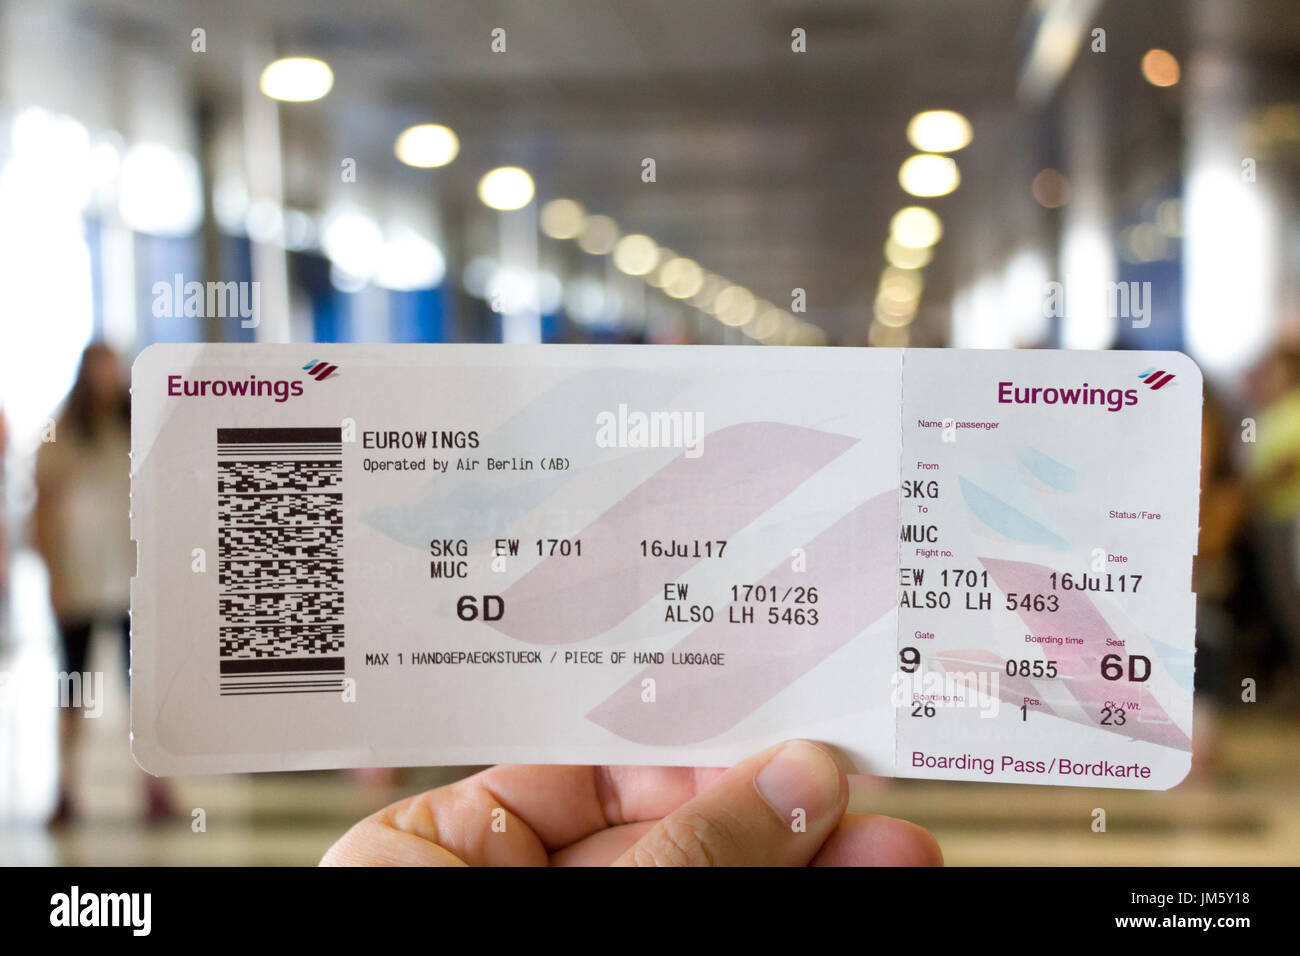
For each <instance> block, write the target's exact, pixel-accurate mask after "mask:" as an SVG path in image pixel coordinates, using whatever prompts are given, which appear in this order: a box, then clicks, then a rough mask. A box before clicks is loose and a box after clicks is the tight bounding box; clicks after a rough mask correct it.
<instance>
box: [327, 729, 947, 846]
mask: <svg viewBox="0 0 1300 956" xmlns="http://www.w3.org/2000/svg"><path fill="white" fill-rule="evenodd" d="M848 799H849V788H848V778H847V777H846V776H845V773H844V770H843V768H842V767H841V766H840V765H839V763H838V761H836V759H835V758H834V756H833V755H832V754H831V753H830V751H829V750H828V749H827V748H825V747H823V746H821V745H819V744H813V743H810V742H808V741H791V742H788V743H785V744H778V745H776V746H774V747H771V748H769V749H767V750H765V751H763V752H762V753H760V754H758V755H757V756H754V757H750V758H749V759H747V760H744V761H742V762H740V763H738V764H736V766H734V767H732V768H730V769H729V770H720V769H694V768H690V767H553V766H500V767H492V768H490V769H488V770H485V771H483V772H482V773H479V774H475V775H474V776H472V777H468V778H466V779H464V780H461V781H458V782H457V783H453V784H449V785H448V786H445V787H439V788H438V789H437V790H430V791H427V792H425V793H421V794H418V795H417V796H414V797H408V798H407V799H405V800H401V801H399V802H397V803H394V804H393V805H391V806H389V807H386V808H384V809H383V810H380V811H379V812H378V813H375V814H372V815H371V816H369V817H367V818H366V819H364V820H362V821H361V822H360V823H358V824H357V825H356V826H354V827H353V828H352V829H351V830H349V831H348V832H347V833H346V834H344V835H343V837H342V838H341V839H340V840H339V841H338V842H337V843H335V844H334V845H333V846H332V847H330V849H329V850H328V851H327V852H326V854H325V856H324V858H323V859H322V860H321V865H322V866H464V865H471V866H546V865H553V866H608V865H614V866H744V865H768V866H808V865H811V866H926V865H940V864H942V862H943V856H942V853H941V852H940V850H939V845H938V843H936V842H935V840H934V837H932V836H931V835H930V834H929V833H928V832H927V831H926V830H923V829H922V828H921V827H918V826H915V825H914V824H911V823H907V822H905V821H902V820H895V819H893V818H891V817H882V816H875V815H861V814H846V813H845V812H844V810H845V808H846V807H847V806H848Z"/></svg>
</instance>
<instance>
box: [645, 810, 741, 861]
mask: <svg viewBox="0 0 1300 956" xmlns="http://www.w3.org/2000/svg"><path fill="white" fill-rule="evenodd" d="M736 847H737V841H736V840H735V838H734V837H733V835H732V834H731V832H730V830H729V828H728V827H726V826H725V825H721V824H720V823H719V822H718V821H717V820H713V819H709V818H707V817H703V816H701V815H699V814H685V815H682V816H678V817H669V818H667V819H665V820H664V821H663V823H662V824H661V825H660V832H659V839H657V840H653V841H650V843H648V844H647V845H646V846H644V847H642V848H641V849H640V850H639V851H638V853H637V854H636V856H637V857H639V859H638V860H637V861H636V862H637V865H638V866H720V865H722V861H724V860H727V859H730V858H732V857H734V856H735V853H734V852H733V851H734V850H735V849H736Z"/></svg>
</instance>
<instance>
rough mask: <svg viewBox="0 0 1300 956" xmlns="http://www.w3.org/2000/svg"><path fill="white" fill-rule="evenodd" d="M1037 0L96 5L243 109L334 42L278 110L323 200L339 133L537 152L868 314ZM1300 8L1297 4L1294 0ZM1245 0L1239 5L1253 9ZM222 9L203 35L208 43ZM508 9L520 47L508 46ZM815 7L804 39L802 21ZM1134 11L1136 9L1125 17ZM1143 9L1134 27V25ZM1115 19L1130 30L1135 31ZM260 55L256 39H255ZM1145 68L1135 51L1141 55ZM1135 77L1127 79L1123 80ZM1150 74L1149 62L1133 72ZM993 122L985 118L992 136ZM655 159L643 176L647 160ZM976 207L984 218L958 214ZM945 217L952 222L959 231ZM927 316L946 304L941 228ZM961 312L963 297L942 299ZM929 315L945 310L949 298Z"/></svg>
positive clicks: (744, 258) (113, 28) (991, 107)
mask: <svg viewBox="0 0 1300 956" xmlns="http://www.w3.org/2000/svg"><path fill="white" fill-rule="evenodd" d="M1034 6H1035V4H1034V3H1033V2H1031V0H968V2H959V0H857V2H853V0H708V2H700V0H657V2H654V3H642V2H638V3H630V2H606V3H598V2H589V0H495V2H492V0H439V2H413V0H369V2H366V3H356V2H349V3H341V2H325V0H276V2H274V3H270V2H267V0H224V2H222V3H220V4H214V3H211V2H206V0H205V2H200V0H170V2H167V3H159V2H156V0H153V2H151V0H81V2H77V3H74V4H72V8H73V9H75V10H76V11H77V14H76V15H77V17H78V19H79V21H80V22H81V24H82V25H83V26H84V27H85V28H87V29H88V30H90V31H93V32H94V33H96V34H104V35H109V36H112V37H113V38H114V39H115V41H116V42H119V43H122V44H128V45H131V46H134V47H138V48H146V49H148V50H150V51H152V52H155V53H157V54H158V55H162V56H165V57H167V58H169V59H170V60H171V61H172V63H173V65H174V68H175V69H177V70H180V71H183V73H182V75H183V74H184V73H188V74H189V75H190V76H191V77H192V80H193V83H194V86H195V88H196V89H199V90H202V91H204V93H206V94H207V95H208V96H209V97H210V98H211V99H212V100H213V101H214V102H216V103H217V104H219V105H220V104H226V105H227V106H229V108H230V109H231V110H237V109H238V103H239V92H240V89H241V80H242V79H243V77H244V75H245V74H246V72H247V64H248V62H249V57H250V56H251V57H252V58H253V59H257V58H258V57H261V58H263V59H265V58H269V57H270V56H273V55H276V54H311V55H315V56H319V57H322V58H324V59H326V60H327V61H329V63H330V64H331V66H332V67H333V69H334V72H335V87H334V90H333V92H332V93H331V94H330V95H329V96H328V97H327V98H326V99H325V100H323V101H320V102H318V103H313V104H291V105H287V106H285V107H284V108H283V110H282V125H283V129H284V139H285V151H286V169H287V173H286V180H287V181H286V194H287V196H288V197H289V199H290V200H291V201H293V200H294V199H296V198H305V199H306V201H307V202H310V201H311V198H312V197H313V195H315V194H317V193H318V192H319V190H320V187H319V186H318V181H326V180H331V179H333V178H336V171H337V168H338V157H339V156H349V157H353V158H355V159H356V160H357V162H358V169H359V170H360V171H361V173H362V175H364V176H367V177H371V178H372V180H378V181H380V182H381V183H385V184H392V185H393V186H395V187H398V188H400V189H402V190H403V191H405V192H407V193H409V192H411V191H414V192H415V193H416V194H419V193H420V192H421V191H424V192H428V193H430V194H433V193H436V194H437V195H438V196H439V197H441V198H442V201H444V202H449V201H454V200H459V201H462V202H470V200H469V198H468V197H472V196H473V190H474V184H475V182H476V181H477V179H478V177H479V176H480V175H481V174H482V173H483V172H484V171H486V170H487V169H489V168H491V167H493V166H497V165H502V164H516V165H522V166H524V167H526V168H527V169H529V170H530V171H531V172H532V173H533V176H534V178H535V179H536V181H537V184H538V195H539V198H540V199H541V200H543V201H544V200H546V199H549V198H554V197H557V196H570V197H572V198H575V199H578V200H579V201H580V202H582V203H583V204H584V205H585V206H586V207H587V208H588V209H589V210H590V211H597V212H603V213H606V214H609V215H612V216H613V217H614V218H615V219H616V220H618V222H619V223H620V225H621V226H622V227H623V228H624V230H625V231H638V232H645V233H648V234H649V235H651V236H652V237H653V238H655V239H656V240H657V241H659V242H660V243H662V244H666V245H669V246H671V247H672V248H674V249H676V250H677V251H679V252H681V253H683V254H686V255H690V256H692V257H695V258H697V259H698V260H699V261H700V262H701V263H702V264H703V265H704V266H705V267H706V268H708V269H711V270H713V271H716V272H719V273H721V274H723V275H725V276H726V277H728V278H729V279H732V280H734V281H737V282H741V283H744V284H746V285H748V286H750V287H751V288H752V289H754V291H755V292H756V293H758V294H759V295H762V296H765V297H767V298H770V299H772V300H773V301H775V302H778V303H786V304H788V302H789V297H790V290H791V289H792V288H794V287H801V288H804V289H806V290H807V297H808V304H809V316H808V317H809V318H811V319H814V320H815V321H818V322H820V323H821V324H822V325H823V326H824V327H826V328H827V330H828V331H830V332H831V334H832V336H833V337H837V338H842V337H846V336H850V333H851V331H852V329H853V328H854V327H857V326H861V325H863V324H864V323H865V317H866V316H867V315H868V313H869V303H870V297H871V294H872V291H873V288H874V284H875V281H876V279H877V277H878V275H879V271H880V268H881V267H882V265H883V257H882V251H881V250H882V244H883V242H884V239H885V237H886V234H887V230H888V220H889V218H890V216H891V215H892V214H893V213H894V212H895V211H897V209H899V208H900V207H901V206H904V205H907V204H908V203H909V202H911V201H914V200H911V199H910V198H909V197H908V196H907V195H906V194H905V193H904V192H903V191H902V189H901V188H900V187H899V185H898V182H897V178H896V175H897V170H898V166H899V164H900V163H901V162H902V160H903V159H905V158H906V157H907V156H908V155H909V153H910V152H911V150H910V149H909V147H908V144H907V142H906V139H905V135H904V130H905V127H906V123H907V120H908V118H909V117H911V116H912V115H913V114H914V113H916V112H918V111H920V110H922V109H929V108H936V107H947V108H952V109H956V110H959V111H961V112H963V113H965V114H966V115H967V116H969V117H970V118H971V119H972V121H973V123H974V127H975V141H974V142H973V143H972V145H971V146H970V147H968V149H967V150H966V151H965V152H963V153H960V154H958V156H957V158H958V161H959V164H961V165H962V168H963V171H964V172H965V173H966V176H965V181H964V183H963V185H962V187H961V189H959V190H958V192H957V193H956V194H955V195H954V196H951V197H945V198H942V199H938V200H931V201H929V202H928V203H927V204H928V205H931V206H932V208H934V209H935V210H936V211H937V212H939V214H940V215H941V216H942V217H944V219H945V222H946V223H947V224H948V232H947V234H948V236H949V237H952V236H953V235H954V234H955V233H956V232H957V231H958V230H961V229H963V228H965V229H967V230H969V229H973V228H975V223H973V222H972V221H970V220H971V218H972V217H971V216H970V215H969V213H964V212H963V209H964V208H965V202H966V200H965V199H964V196H965V197H970V196H971V195H977V194H978V193H979V192H980V191H981V190H985V189H987V188H989V187H990V186H993V185H997V184H996V183H990V182H988V181H986V180H988V179H990V178H991V177H996V176H998V175H999V170H998V157H999V154H1000V152H1001V151H1002V150H1004V149H1005V148H1006V145H1007V144H1006V143H1000V142H998V139H999V137H1000V136H1001V135H1002V131H1003V130H1005V129H1006V128H1007V124H1006V122H1005V120H1006V118H1007V117H1008V116H1010V115H1012V114H1014V113H1016V112H1017V111H1023V110H1024V106H1023V104H1021V103H1020V102H1018V100H1017V94H1016V90H1017V79H1018V75H1019V72H1020V70H1021V68H1022V66H1023V64H1024V60H1025V56H1026V52H1027V50H1028V48H1029V44H1030V39H1031V37H1032V28H1033V20H1034V18H1033V17H1032V16H1031V15H1030V14H1031V13H1032V8H1033V7H1034ZM1139 6H1140V7H1141V9H1140V10H1139V9H1130V8H1129V7H1128V5H1125V8H1124V10H1123V11H1122V13H1119V14H1116V13H1114V8H1113V7H1108V8H1107V9H1108V10H1110V11H1111V13H1112V15H1111V16H1110V17H1109V20H1108V22H1111V23H1113V24H1115V25H1117V26H1120V27H1125V26H1129V25H1133V26H1134V28H1135V29H1136V26H1137V25H1139V24H1140V26H1141V30H1142V32H1144V33H1145V32H1150V31H1152V30H1154V31H1157V32H1159V31H1160V30H1161V29H1162V28H1161V26H1160V24H1161V23H1167V27H1168V30H1169V31H1170V32H1181V28H1180V27H1179V26H1178V25H1177V24H1176V23H1174V22H1169V17H1170V14H1171V13H1172V12H1176V11H1177V10H1180V9H1182V4H1178V3H1172V2H1171V3H1165V2H1160V0H1156V2H1153V3H1151V4H1144V5H1139ZM1246 6H1249V7H1250V9H1251V10H1252V11H1253V14H1252V16H1251V17H1250V18H1249V21H1250V22H1251V23H1252V24H1253V26H1252V27H1251V28H1250V29H1248V30H1246V29H1240V30H1238V32H1239V33H1241V34H1242V41H1243V42H1250V43H1255V44H1260V43H1264V44H1268V43H1269V40H1268V38H1270V37H1273V38H1276V37H1278V36H1283V37H1284V38H1285V40H1284V41H1283V43H1282V44H1281V45H1280V48H1281V49H1282V50H1283V51H1287V52H1289V51H1293V50H1294V49H1295V44H1294V39H1295V31H1296V26H1295V21H1296V18H1294V17H1283V19H1285V20H1289V21H1290V25H1289V26H1282V27H1277V28H1274V27H1272V26H1270V22H1271V21H1272V20H1273V19H1274V13H1275V12H1285V10H1286V9H1287V5H1286V4H1285V3H1282V4H1278V3H1276V2H1275V0H1250V3H1249V4H1245V3H1244V2H1243V4H1242V6H1241V8H1242V9H1245V7H1246ZM1290 9H1291V10H1292V12H1293V11H1294V6H1293V5H1291V7H1290ZM1244 19H1246V18H1243V20H1244ZM198 26H201V27H203V28H204V29H205V30H206V31H207V52H206V53H205V54H202V55H194V54H191V53H190V51H189V36H190V31H191V30H192V29H193V28H195V27H198ZM498 27H500V28H503V29H504V30H505V31H506V52H505V53H502V54H498V53H493V52H491V50H490V46H489V44H490V39H491V31H492V30H493V29H494V28H498ZM795 27H801V28H803V29H804V30H806V31H807V52H806V53H802V54H797V53H794V52H792V51H791V48H790V42H791V41H790V32H791V30H792V29H793V28H795ZM1116 32H1118V31H1116ZM1129 32H1132V30H1130V31H1129ZM1117 39H1118V38H1117ZM258 62H260V60H259V61H258ZM1134 77H1136V74H1134ZM1126 82H1129V81H1128V80H1126ZM1132 82H1138V81H1137V80H1136V78H1134V79H1133V80H1132ZM417 122H440V123H444V124H446V125H448V126H451V127H452V128H453V129H455V130H456V131H457V133H458V134H459V135H460V138H461V143H462V151H461V154H460V156H459V157H458V158H457V160H456V162H455V163H453V164H452V165H451V166H449V167H447V168H446V169H442V170H436V171H433V172H426V171H418V170H411V169H408V168H406V167H403V166H402V165H401V164H400V163H398V162H397V160H396V159H395V158H394V157H393V154H392V143H393V140H394V137H395V136H396V134H397V133H398V132H400V130H401V129H403V128H404V127H406V126H407V125H410V124H412V123H417ZM982 131H983V133H984V135H983V136H981V132H982ZM647 157H651V158H653V159H654V160H655V163H656V172H657V181H656V182H654V183H644V182H642V180H641V175H640V174H641V169H642V165H641V164H642V160H643V159H645V158H647ZM963 216H965V217H966V218H965V219H963ZM946 241H947V240H945V242H946ZM928 273H929V274H928V275H927V293H926V297H925V302H924V303H923V312H922V318H923V319H926V318H927V314H926V306H928V307H929V309H932V310H934V309H939V308H940V307H943V308H945V309H946V303H947V299H948V297H949V296H950V294H951V291H952V284H953V275H952V268H951V262H950V260H949V257H946V256H945V249H944V245H943V244H942V243H941V244H940V246H939V248H938V254H937V256H936V259H935V262H934V264H933V265H932V266H931V267H930V269H929V270H928ZM944 315H946V311H945V312H944ZM932 320H933V321H942V319H941V318H937V317H934V318H933V319H932Z"/></svg>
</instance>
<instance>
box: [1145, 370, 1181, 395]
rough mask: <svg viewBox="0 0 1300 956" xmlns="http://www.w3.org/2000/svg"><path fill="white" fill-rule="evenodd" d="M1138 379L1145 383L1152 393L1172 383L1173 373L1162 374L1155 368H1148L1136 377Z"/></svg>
mask: <svg viewBox="0 0 1300 956" xmlns="http://www.w3.org/2000/svg"><path fill="white" fill-rule="evenodd" d="M1138 378H1140V379H1142V381H1143V382H1144V383H1146V385H1147V387H1149V388H1150V389H1151V391H1153V392H1154V391H1155V390H1156V389H1158V388H1164V387H1165V386H1166V385H1168V384H1169V383H1170V382H1172V381H1173V380H1174V373H1173V372H1162V371H1160V370H1159V369H1156V368H1149V369H1147V370H1146V371H1145V372H1142V373H1141V374H1140V375H1138Z"/></svg>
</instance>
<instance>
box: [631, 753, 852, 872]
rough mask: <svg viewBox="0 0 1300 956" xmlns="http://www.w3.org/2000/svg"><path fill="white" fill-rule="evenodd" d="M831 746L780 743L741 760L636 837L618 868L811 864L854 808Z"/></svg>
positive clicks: (842, 772) (846, 782)
mask: <svg viewBox="0 0 1300 956" xmlns="http://www.w3.org/2000/svg"><path fill="white" fill-rule="evenodd" d="M848 799H849V788H848V780H847V778H846V777H845V775H844V771H843V770H842V769H841V768H840V765H839V763H838V762H837V761H836V760H835V758H834V757H833V756H832V755H831V753H830V751H829V750H827V749H825V748H824V747H822V746H820V745H818V744H814V743H810V742H808V741H806V740H794V741H790V742H789V743H784V744H778V745H777V746H775V747H772V748H771V749H769V750H765V751H763V753H761V754H758V755H757V756H755V757H750V758H749V759H748V760H745V761H743V762H741V763H738V764H736V766H734V767H732V768H731V769H730V770H728V771H727V772H726V773H724V774H723V775H722V776H721V777H719V778H718V779H717V780H716V781H715V782H714V784H713V785H712V786H711V787H709V788H708V789H707V790H705V791H704V793H702V794H700V795H699V796H697V797H695V798H694V799H693V800H691V801H689V802H688V803H685V804H683V805H682V806H680V807H678V808H677V809H676V810H674V811H673V812H672V813H670V814H669V815H668V816H666V817H664V818H663V819H662V820H660V821H659V822H658V823H657V824H655V826H654V827H653V828H651V829H650V831H649V832H647V833H646V834H644V835H643V836H642V837H641V839H639V840H637V842H636V843H635V844H633V845H632V847H631V848H630V849H628V850H627V852H625V853H624V854H623V855H622V856H621V857H619V859H618V860H617V861H615V865H617V866H805V865H807V864H808V863H809V861H811V860H812V858H813V857H814V856H816V855H817V851H818V850H819V849H821V845H822V843H823V842H825V840H826V839H827V837H829V836H830V835H831V834H832V833H833V832H834V831H835V828H836V826H837V825H838V824H839V822H840V818H841V817H842V816H843V815H844V809H845V807H846V806H847V805H848Z"/></svg>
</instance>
